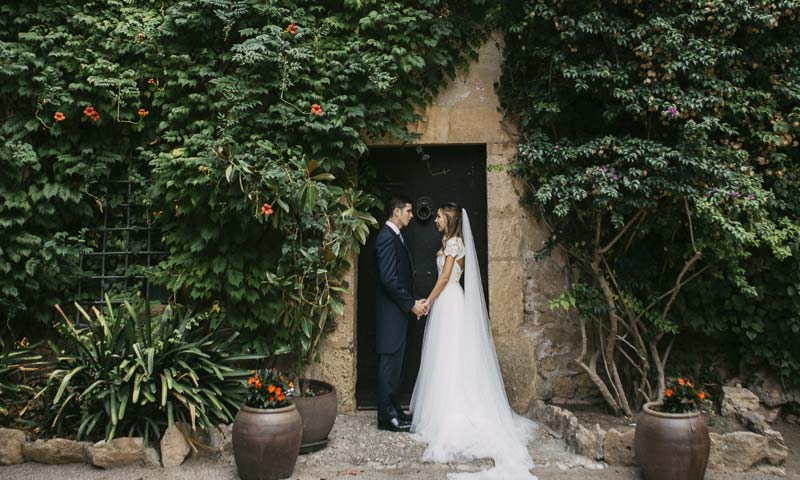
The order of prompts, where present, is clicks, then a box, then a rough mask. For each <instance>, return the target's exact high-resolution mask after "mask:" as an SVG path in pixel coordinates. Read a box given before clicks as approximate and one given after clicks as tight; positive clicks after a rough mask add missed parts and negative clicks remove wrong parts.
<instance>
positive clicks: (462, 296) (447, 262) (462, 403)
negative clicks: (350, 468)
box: [411, 203, 536, 480]
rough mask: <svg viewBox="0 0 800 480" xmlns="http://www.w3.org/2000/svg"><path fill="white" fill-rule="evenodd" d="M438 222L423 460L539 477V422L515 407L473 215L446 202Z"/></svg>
mask: <svg viewBox="0 0 800 480" xmlns="http://www.w3.org/2000/svg"><path fill="white" fill-rule="evenodd" d="M435 224H436V228H437V229H438V230H439V232H441V233H442V249H441V250H440V251H439V252H437V258H436V266H437V269H438V271H439V278H438V280H437V282H436V285H435V286H434V288H433V290H432V291H431V293H430V294H429V295H428V298H427V300H428V302H429V304H430V305H431V310H430V313H429V316H428V324H427V325H426V327H425V337H424V340H423V344H422V360H421V364H420V369H419V375H418V376H417V383H416V385H415V386H414V393H413V394H412V397H411V411H412V414H413V421H412V426H411V431H412V432H414V436H415V438H417V439H418V440H421V441H423V442H426V443H427V444H428V446H427V448H426V449H425V452H424V453H423V455H422V461H431V462H440V463H444V462H451V461H468V460H472V459H477V458H492V459H494V462H495V466H494V468H491V469H489V470H484V471H479V472H472V473H458V474H448V478H449V479H470V480H476V479H480V480H485V479H528V480H536V477H534V476H533V475H531V474H530V472H529V471H528V470H529V469H531V468H533V460H531V458H530V455H529V454H528V442H529V441H530V440H531V439H532V438H533V434H534V432H535V430H536V424H535V423H533V422H532V421H530V420H528V419H527V418H524V417H521V416H519V415H516V414H515V413H514V412H513V411H512V410H511V407H509V405H508V399H507V398H506V393H505V389H504V387H503V379H502V377H501V374H500V367H499V365H498V363H497V354H496V353H495V350H494V343H493V341H492V334H491V331H490V329H489V316H488V313H487V311H486V301H485V300H484V297H483V286H482V285H481V276H480V271H479V268H478V259H477V256H476V254H475V244H474V241H473V238H472V231H471V230H470V225H469V219H468V218H467V212H466V210H461V209H459V208H458V207H457V206H456V205H455V204H454V203H446V204H444V205H442V206H441V208H439V210H438V211H437V215H436V222H435ZM462 273H464V275H465V276H464V289H463V290H462V288H461V284H460V283H459V279H460V278H461V275H462Z"/></svg>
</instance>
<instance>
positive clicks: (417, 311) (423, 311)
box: [411, 299, 428, 320]
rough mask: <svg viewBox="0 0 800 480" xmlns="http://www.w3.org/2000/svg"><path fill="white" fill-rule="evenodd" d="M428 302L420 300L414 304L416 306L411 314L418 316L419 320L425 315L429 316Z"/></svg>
mask: <svg viewBox="0 0 800 480" xmlns="http://www.w3.org/2000/svg"><path fill="white" fill-rule="evenodd" d="M427 305H428V302H427V301H425V300H423V299H420V300H417V301H416V302H414V306H413V307H412V308H411V313H413V314H414V315H416V316H417V320H419V318H420V317H421V316H423V315H427V314H428V307H427Z"/></svg>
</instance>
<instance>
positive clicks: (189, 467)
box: [0, 412, 800, 480]
mask: <svg viewBox="0 0 800 480" xmlns="http://www.w3.org/2000/svg"><path fill="white" fill-rule="evenodd" d="M423 449H424V444H422V443H419V442H417V441H415V440H414V439H413V438H412V437H411V436H410V435H408V434H397V433H389V432H382V431H379V430H377V429H376V428H375V413H374V412H358V413H356V414H353V415H339V417H338V418H337V419H336V425H335V426H334V430H333V432H331V437H330V444H329V446H328V448H326V449H323V450H320V451H318V452H315V453H311V454H308V455H302V456H300V458H299V460H298V463H297V466H296V468H295V471H294V475H292V477H291V478H292V479H295V480H312V479H313V480H330V479H353V480H388V479H393V480H394V479H399V480H420V479H441V480H445V479H446V478H447V472H455V471H464V470H467V471H474V470H479V469H481V468H482V467H483V468H485V467H486V466H489V465H491V461H490V460H488V461H476V462H472V463H464V464H431V463H424V464H422V463H419V461H418V459H419V458H420V456H421V455H422V451H423ZM530 452H531V456H532V458H533V460H534V462H535V464H536V468H535V469H534V470H533V473H534V474H536V475H537V476H538V477H539V479H540V480H549V479H553V480H567V479H569V480H582V479H585V480H639V479H640V478H641V477H640V475H639V472H638V469H636V468H618V467H604V465H603V464H601V463H596V462H592V461H590V460H588V459H587V458H585V457H580V456H578V455H574V454H572V453H569V452H567V451H566V450H565V448H564V445H563V444H562V443H561V441H560V440H558V439H556V438H555V437H554V436H552V435H550V434H549V433H548V432H547V430H546V429H544V428H542V429H541V430H540V431H539V434H538V437H537V439H536V440H535V441H534V442H531V444H530ZM787 470H788V469H787ZM797 473H798V472H788V471H787V476H786V477H776V476H772V475H754V474H721V473H714V472H709V473H708V474H707V475H706V480H723V479H731V480H779V479H790V478H791V479H800V475H798V474H797ZM236 478H238V477H237V476H236V465H235V464H234V461H233V456H232V455H230V454H226V455H223V456H222V457H221V458H220V459H218V460H216V461H212V460H210V459H205V458H190V459H188V460H187V461H186V462H184V464H183V465H181V466H180V467H175V468H153V467H150V468H147V467H138V466H131V467H126V468H120V469H116V470H99V469H95V468H92V467H90V466H88V465H40V464H35V463H25V464H22V465H15V466H11V467H0V479H3V480H12V479H19V480H69V479H86V480H112V479H113V480H144V479H152V480H155V479H175V480H178V479H187V480H206V479H208V480H211V479H214V480H217V479H220V480H227V479H230V480H233V479H236Z"/></svg>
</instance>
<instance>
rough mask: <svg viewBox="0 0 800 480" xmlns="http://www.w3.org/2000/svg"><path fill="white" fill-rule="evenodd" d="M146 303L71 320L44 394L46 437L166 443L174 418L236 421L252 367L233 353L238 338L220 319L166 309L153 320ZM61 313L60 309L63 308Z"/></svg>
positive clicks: (205, 423)
mask: <svg viewBox="0 0 800 480" xmlns="http://www.w3.org/2000/svg"><path fill="white" fill-rule="evenodd" d="M144 305H145V303H141V304H139V305H138V306H137V307H136V308H134V307H133V306H131V304H129V303H125V304H124V306H123V307H119V308H113V307H112V305H111V303H110V302H109V301H108V299H107V306H106V308H105V309H104V312H101V311H99V310H97V309H93V310H92V315H89V314H88V313H87V312H86V311H84V310H83V309H80V307H79V310H80V312H81V316H82V321H83V322H85V323H86V325H85V326H76V325H75V324H73V322H71V321H70V320H69V319H68V318H67V317H66V316H65V315H63V314H62V316H63V323H62V324H60V325H59V331H60V333H61V338H60V339H59V341H58V342H57V343H52V344H51V346H52V348H53V353H54V354H55V355H56V357H57V358H56V360H54V361H53V363H52V365H51V368H52V373H51V374H50V376H49V378H48V382H47V385H46V386H45V387H44V389H43V390H42V392H41V394H40V395H41V398H42V402H43V403H42V405H41V408H40V411H41V413H42V414H43V416H44V418H43V419H41V420H42V421H41V422H40V426H41V428H42V433H43V434H45V435H53V436H56V435H57V436H63V437H70V438H72V437H74V438H77V439H89V440H96V439H106V440H110V439H112V438H114V437H115V436H123V435H125V436H142V437H144V438H145V441H148V440H155V441H157V440H158V439H159V438H161V432H162V430H164V429H165V427H167V426H168V425H171V424H172V423H174V422H176V421H181V422H185V423H186V424H188V425H191V426H192V428H195V427H197V426H202V427H205V428H214V427H216V426H217V425H218V424H220V423H230V422H231V421H233V418H234V416H235V414H236V412H237V411H238V409H239V407H240V406H241V403H242V401H243V399H244V397H243V395H244V392H245V386H244V380H245V379H246V378H247V376H248V375H249V373H250V372H249V371H248V370H242V369H240V368H237V366H236V365H237V362H240V361H243V360H253V359H256V358H258V357H256V356H253V355H237V354H234V353H232V352H231V350H233V349H234V341H235V340H236V338H237V336H238V333H235V332H231V331H226V330H224V329H221V328H219V327H218V323H219V322H218V321H213V320H212V319H209V318H204V317H197V316H193V315H191V314H190V313H188V312H186V313H180V312H179V311H178V309H177V308H175V307H173V306H167V307H166V309H165V310H164V312H163V314H162V315H160V316H156V317H150V316H149V312H148V310H147V309H146V308H144ZM59 311H60V309H59Z"/></svg>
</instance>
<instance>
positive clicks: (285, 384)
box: [232, 368, 303, 480]
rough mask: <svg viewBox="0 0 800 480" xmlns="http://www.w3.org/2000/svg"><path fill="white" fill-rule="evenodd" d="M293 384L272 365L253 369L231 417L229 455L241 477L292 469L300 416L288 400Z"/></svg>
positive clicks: (260, 479) (271, 478) (275, 475)
mask: <svg viewBox="0 0 800 480" xmlns="http://www.w3.org/2000/svg"><path fill="white" fill-rule="evenodd" d="M293 389H294V384H293V382H291V381H288V379H287V378H286V377H285V376H284V375H283V374H282V373H281V372H279V371H277V370H275V369H274V368H273V369H270V370H259V371H253V375H252V376H251V377H250V378H249V379H248V380H247V396H246V399H245V402H244V405H243V406H242V408H241V409H240V410H239V413H238V414H237V415H236V418H235V419H234V421H233V438H232V443H233V457H234V460H235V461H236V470H237V471H238V473H239V477H240V478H242V480H276V479H279V478H287V477H289V476H291V475H292V473H293V472H294V466H295V463H297V455H298V454H299V453H300V439H301V437H302V433H303V420H302V418H301V417H300V413H299V412H298V411H297V407H296V406H295V404H294V403H293V402H292V401H291V400H290V399H291V395H292V391H293Z"/></svg>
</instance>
